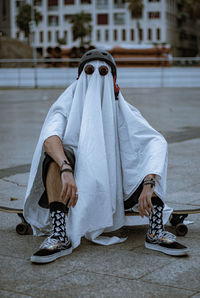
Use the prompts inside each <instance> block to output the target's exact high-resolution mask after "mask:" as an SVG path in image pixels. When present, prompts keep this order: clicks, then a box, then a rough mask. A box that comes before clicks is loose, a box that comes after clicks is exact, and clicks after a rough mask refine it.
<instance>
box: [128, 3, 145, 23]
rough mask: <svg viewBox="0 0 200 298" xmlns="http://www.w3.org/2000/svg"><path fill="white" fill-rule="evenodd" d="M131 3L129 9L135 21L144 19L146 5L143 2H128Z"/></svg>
mask: <svg viewBox="0 0 200 298" xmlns="http://www.w3.org/2000/svg"><path fill="white" fill-rule="evenodd" d="M126 2H128V3H129V6H128V9H129V10H130V12H131V17H132V18H133V19H139V18H142V12H143V8H144V4H143V1H142V0H126Z"/></svg>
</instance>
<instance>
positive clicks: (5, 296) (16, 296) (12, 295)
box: [0, 290, 32, 298]
mask: <svg viewBox="0 0 200 298" xmlns="http://www.w3.org/2000/svg"><path fill="white" fill-rule="evenodd" d="M0 297H2V298H27V297H32V296H29V295H24V294H21V293H16V292H9V291H3V290H0Z"/></svg>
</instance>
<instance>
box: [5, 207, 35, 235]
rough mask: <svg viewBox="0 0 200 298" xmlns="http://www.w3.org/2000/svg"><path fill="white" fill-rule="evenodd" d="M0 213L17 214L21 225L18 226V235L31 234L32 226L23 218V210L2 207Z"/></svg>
mask: <svg viewBox="0 0 200 298" xmlns="http://www.w3.org/2000/svg"><path fill="white" fill-rule="evenodd" d="M0 211H2V212H7V213H15V214H17V215H18V216H19V217H20V219H21V223H19V224H18V225H17V226H16V232H17V233H18V234H20V235H26V234H31V226H30V225H29V224H28V223H27V221H26V220H25V218H24V216H23V209H17V208H9V207H5V206H0Z"/></svg>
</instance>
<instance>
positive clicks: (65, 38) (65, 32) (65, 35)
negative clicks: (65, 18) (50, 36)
mask: <svg viewBox="0 0 200 298" xmlns="http://www.w3.org/2000/svg"><path fill="white" fill-rule="evenodd" d="M67 37H68V32H67V30H65V31H64V32H63V38H64V40H65V43H66V44H67Z"/></svg>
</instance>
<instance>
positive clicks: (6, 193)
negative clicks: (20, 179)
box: [0, 179, 26, 208]
mask: <svg viewBox="0 0 200 298" xmlns="http://www.w3.org/2000/svg"><path fill="white" fill-rule="evenodd" d="M25 193H26V186H20V185H18V184H17V183H13V182H10V181H7V180H3V179H1V180H0V204H1V205H3V206H9V207H12V206H14V207H16V206H17V207H21V208H22V206H23V201H24V197H25ZM11 197H14V198H17V199H18V200H16V201H10V198H11Z"/></svg>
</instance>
